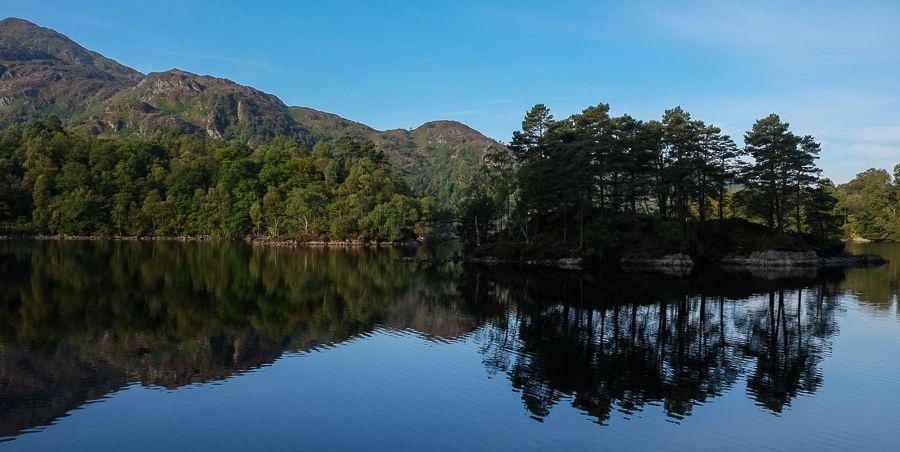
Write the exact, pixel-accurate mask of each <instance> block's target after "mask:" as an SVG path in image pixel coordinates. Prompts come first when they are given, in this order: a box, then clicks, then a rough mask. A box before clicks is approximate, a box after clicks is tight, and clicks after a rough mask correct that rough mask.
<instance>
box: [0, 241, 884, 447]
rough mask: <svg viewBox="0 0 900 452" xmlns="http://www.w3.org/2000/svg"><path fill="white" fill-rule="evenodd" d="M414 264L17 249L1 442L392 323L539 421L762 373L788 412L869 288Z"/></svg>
mask: <svg viewBox="0 0 900 452" xmlns="http://www.w3.org/2000/svg"><path fill="white" fill-rule="evenodd" d="M398 256H399V254H398V251H396V250H391V251H379V252H373V251H366V250H343V251H333V250H332V251H326V250H318V249H300V250H279V249H260V248H253V247H250V246H245V245H243V244H223V243H187V244H179V243H158V242H157V243H147V242H137V243H117V242H37V243H36V242H2V243H0V274H2V275H3V276H4V278H3V281H2V282H0V289H2V290H0V437H3V436H13V435H16V434H18V433H19V432H22V431H23V430H26V429H29V428H33V427H35V426H40V425H45V424H47V423H50V422H53V420H54V419H57V418H58V417H60V416H63V415H65V413H66V412H68V411H70V410H72V409H73V408H75V407H77V406H79V405H81V404H83V403H85V402H86V401H89V400H93V399H96V398H99V397H103V396H104V395H106V394H109V393H111V392H114V391H116V390H117V389H119V388H122V387H123V386H125V385H127V384H130V383H133V382H139V383H141V384H144V385H157V386H162V387H166V388H175V387H179V386H183V385H187V384H192V383H202V382H208V381H216V380H221V379H223V378H227V377H229V376H231V375H235V374H238V373H242V372H245V371H247V370H250V369H254V368H257V367H259V366H261V365H264V364H267V363H271V362H273V361H274V360H276V359H277V358H278V357H279V356H281V355H282V354H283V353H284V352H285V351H298V350H312V349H321V347H322V346H326V345H328V344H335V343H339V342H342V341H346V340H347V339H349V338H353V337H357V336H359V335H361V334H367V333H370V332H372V331H373V330H374V329H376V328H388V329H394V330H411V331H415V332H417V333H418V334H420V335H422V336H423V337H425V338H429V339H432V340H439V341H454V340H460V341H471V342H472V343H475V344H477V345H478V347H479V350H480V352H481V354H482V357H483V363H484V367H485V369H486V370H487V372H488V373H489V374H490V375H502V376H504V377H505V378H507V379H508V381H509V384H510V385H511V386H512V388H513V389H514V390H516V391H518V392H519V393H520V394H521V399H522V402H523V404H524V408H525V409H526V410H527V412H528V413H529V415H531V416H532V417H533V418H534V419H536V420H543V419H545V418H546V417H547V416H549V415H550V414H551V412H552V411H553V409H554V407H555V406H557V405H559V404H561V403H570V404H571V405H572V406H574V407H576V408H577V409H579V410H581V411H583V412H586V413H589V415H590V416H591V417H592V418H593V419H595V420H596V421H597V422H599V423H601V424H603V423H607V422H608V421H609V420H610V419H611V417H612V416H618V415H620V416H623V417H626V418H627V417H630V416H632V415H634V414H635V413H637V412H639V411H641V410H643V409H645V407H647V406H651V405H660V406H662V409H663V410H664V411H665V413H666V414H667V415H668V416H669V417H670V419H672V420H675V421H678V420H680V419H683V418H684V417H685V416H689V415H690V414H691V413H692V411H693V410H695V409H696V407H697V406H698V405H702V404H704V403H710V402H712V401H713V400H714V399H716V398H717V397H720V396H722V395H723V394H725V393H728V392H730V391H733V390H734V389H735V387H736V383H737V382H739V381H743V380H745V381H746V387H747V392H748V394H747V395H748V396H749V397H751V398H752V399H753V400H755V401H756V403H757V404H758V405H759V406H760V407H761V409H764V410H767V411H769V412H771V413H776V414H777V413H780V412H782V411H783V410H784V409H785V407H787V406H789V405H790V404H791V402H792V400H794V399H795V398H796V397H797V396H798V395H799V394H803V393H813V392H815V391H816V390H817V389H818V388H819V387H821V386H822V385H823V384H824V381H825V376H824V375H823V372H822V369H821V367H822V366H821V363H822V361H823V359H825V358H826V357H827V355H828V353H829V350H830V347H831V343H832V339H833V337H834V336H835V335H836V334H837V333H838V326H839V325H838V321H837V319H836V316H837V314H838V313H839V312H840V311H841V309H842V306H841V302H840V298H839V297H838V296H837V294H838V293H839V292H840V290H842V289H841V287H842V285H846V284H850V285H851V286H852V285H853V284H857V282H855V280H853V279H852V278H851V277H850V276H848V277H847V280H846V281H844V280H843V278H844V274H843V273H840V272H836V273H830V274H825V275H815V274H804V273H799V274H780V275H773V274H763V275H760V274H756V275H754V274H750V273H746V272H743V273H740V272H739V273H726V272H711V273H702V274H699V275H693V276H691V277H676V276H665V275H639V274H616V275H607V276H598V275H589V274H581V273H575V272H565V271H546V270H542V271H537V272H535V271H525V270H522V269H516V268H508V267H494V268H492V267H463V266H453V265H444V266H431V265H424V264H399V263H397V260H398ZM851 275H852V273H851ZM893 290H894V292H893V294H892V295H891V297H892V299H893V298H896V285H895V286H894V289H893ZM878 296H879V297H880V296H881V295H878ZM323 353H327V350H325V351H323ZM386 359H390V357H386ZM617 413H619V414H617Z"/></svg>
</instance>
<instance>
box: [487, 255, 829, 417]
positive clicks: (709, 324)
mask: <svg viewBox="0 0 900 452" xmlns="http://www.w3.org/2000/svg"><path fill="white" fill-rule="evenodd" d="M493 273H495V274H496V272H493ZM735 281H741V284H739V285H737V284H734V282H735ZM723 283H724V284H723ZM806 283H807V284H811V286H810V287H809V288H802V287H804V284H803V281H798V280H790V279H788V280H783V279H775V280H766V279H747V276H746V275H722V274H714V275H712V276H710V277H707V278H705V279H704V278H703V277H700V278H693V279H678V278H672V277H666V276H662V275H640V276H636V275H616V276H615V277H614V278H606V279H599V280H595V279H593V278H590V277H587V276H585V275H574V276H573V275H568V276H567V275H565V274H554V275H551V276H546V275H532V276H531V277H530V278H529V279H528V282H527V283H525V284H523V283H522V282H521V275H519V276H517V277H514V278H509V275H507V277H506V278H504V277H503V276H502V275H501V276H500V277H497V278H494V279H491V281H490V282H489V283H485V282H483V283H482V284H484V285H486V286H488V288H487V289H485V290H484V293H490V294H495V296H498V297H502V298H503V299H504V303H506V304H509V305H512V306H514V308H513V309H512V311H511V312H510V313H509V314H508V315H507V316H505V317H504V318H502V319H501V320H500V321H493V322H491V323H490V324H489V325H488V326H486V327H485V329H484V332H483V333H482V334H481V335H480V336H479V339H480V340H481V341H482V352H483V354H484V356H485V360H484V363H485V366H486V367H487V368H488V371H489V372H490V373H501V372H502V373H506V374H507V375H508V376H509V379H510V381H511V383H512V385H513V387H514V388H516V389H517V390H518V391H520V392H521V394H522V399H523V402H524V404H525V407H526V409H527V410H528V411H529V412H530V413H531V415H532V416H533V417H534V418H536V419H539V420H540V419H543V418H544V417H546V416H548V415H549V414H550V412H551V410H552V408H553V406H554V405H555V404H557V403H559V402H560V401H561V400H564V399H565V400H571V403H572V405H573V406H575V407H577V408H578V409H580V410H583V411H585V412H587V413H589V414H590V415H591V416H593V417H594V418H596V420H597V422H599V423H606V422H607V421H608V420H609V419H610V416H611V414H612V413H613V411H614V410H616V411H619V412H621V413H622V414H623V415H624V416H625V417H629V416H630V415H631V414H633V413H635V412H637V411H641V410H643V409H644V407H646V406H647V405H661V406H662V407H663V409H664V411H665V413H666V414H667V415H668V416H670V417H671V418H673V419H674V420H679V419H681V418H683V417H685V416H688V415H690V414H691V411H692V410H693V407H694V406H697V405H700V404H703V403H705V402H707V401H709V400H711V399H713V398H715V397H718V396H720V395H722V394H723V393H725V392H727V391H729V390H730V389H732V387H733V386H734V385H735V383H736V382H737V381H738V380H739V379H740V377H741V376H742V375H745V374H746V375H747V385H748V392H749V394H750V396H751V397H752V398H753V399H754V400H755V401H756V402H757V403H758V404H760V405H761V406H763V407H765V408H766V409H768V410H770V411H772V412H773V413H779V412H781V411H782V410H783V409H784V407H785V406H787V405H789V404H790V402H791V400H792V399H793V398H794V397H796V396H797V394H798V393H802V392H806V393H812V392H814V391H815V390H816V389H817V388H818V387H819V386H820V385H821V384H822V376H821V371H820V370H819V365H820V363H821V360H822V359H823V357H824V355H825V354H826V353H827V352H828V349H829V345H830V338H831V337H832V336H833V335H834V334H835V333H836V332H837V323H836V320H835V313H836V311H837V309H838V303H837V301H836V300H837V298H836V297H835V296H834V295H832V294H829V293H828V292H827V289H826V286H825V285H824V283H818V284H812V283H811V282H810V281H806ZM798 284H799V287H798ZM549 287H552V289H550V290H548V288H549ZM792 287H795V288H792ZM790 297H792V298H790ZM788 298H790V299H788Z"/></svg>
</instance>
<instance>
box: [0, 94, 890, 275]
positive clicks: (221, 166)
mask: <svg viewBox="0 0 900 452" xmlns="http://www.w3.org/2000/svg"><path fill="white" fill-rule="evenodd" d="M743 142H744V143H743V146H738V145H737V144H736V143H735V142H734V140H733V139H732V138H731V137H729V136H728V135H726V134H724V133H723V132H722V131H721V129H719V128H718V127H716V126H713V125H710V124H706V123H704V122H703V121H700V120H696V119H693V118H692V117H691V115H690V114H689V113H688V112H686V111H684V110H683V109H681V108H678V107H676V108H674V109H671V110H668V111H666V112H665V113H664V115H663V117H662V118H661V119H660V120H649V121H641V120H637V119H634V118H632V117H631V116H628V115H623V116H618V117H616V116H611V115H610V113H609V106H608V105H606V104H599V105H597V106H592V107H589V108H587V109H585V110H584V111H583V112H581V113H579V114H575V115H572V116H570V117H568V118H565V119H563V120H555V119H554V118H553V116H552V115H551V114H550V111H549V110H548V109H547V108H546V107H545V106H543V105H540V104H539V105H536V106H535V107H533V108H532V109H531V110H530V111H529V112H528V113H527V114H526V116H525V119H524V121H523V123H522V129H521V130H519V131H516V132H514V134H513V137H512V139H511V141H510V143H509V145H508V146H507V147H505V148H504V147H494V148H492V149H488V150H487V154H486V156H485V160H484V164H483V165H482V167H481V168H480V170H479V169H474V170H472V171H470V173H471V175H470V176H469V177H467V178H465V180H462V181H452V182H453V183H454V184H461V185H462V186H463V187H464V189H463V190H462V191H461V192H460V193H459V195H458V196H457V197H456V199H452V198H450V199H444V200H443V201H442V200H439V199H436V198H433V197H430V196H424V195H423V191H422V190H418V191H416V190H413V189H412V188H410V187H409V186H408V185H407V183H406V182H405V179H404V178H403V177H401V174H400V171H398V170H396V169H395V168H393V167H392V165H391V163H390V161H389V160H388V159H386V158H385V155H384V153H383V152H382V151H380V150H378V149H377V148H376V146H375V145H373V143H372V142H371V141H369V140H367V139H365V138H359V137H357V138H352V137H349V136H343V137H341V138H338V139H334V140H322V141H319V142H317V143H316V144H315V145H314V146H312V147H308V146H306V145H302V144H298V143H297V142H296V141H293V140H290V139H288V138H285V137H277V138H275V139H272V140H270V141H268V142H265V143H263V144H261V145H259V146H257V147H255V148H254V147H250V146H248V145H246V144H241V143H240V142H236V141H229V140H222V139H212V138H203V137H199V136H196V135H190V134H180V133H175V132H171V133H157V134H156V135H155V136H153V137H152V138H150V139H141V138H128V137H106V138H101V137H97V136H92V135H90V134H88V133H84V132H82V131H73V130H66V129H64V128H63V127H62V124H61V122H60V121H59V119H57V118H56V117H53V116H51V117H49V118H48V119H47V120H46V121H43V122H40V121H38V122H33V123H31V124H30V125H29V126H27V127H25V128H23V129H20V128H16V127H10V128H8V129H6V130H4V131H2V132H0V174H2V175H3V177H2V178H0V225H2V228H3V233H4V234H5V235H16V234H21V235H28V234H64V235H102V236H110V235H118V236H215V237H232V238H236V237H248V236H256V237H259V236H265V237H279V236H289V237H294V238H298V239H302V240H345V239H354V240H379V241H383V240H389V241H397V240H404V239H411V238H423V237H433V236H435V235H436V234H437V233H438V232H440V233H444V232H447V231H452V230H453V229H454V228H453V227H454V226H455V231H456V234H457V235H458V237H459V238H461V239H462V241H463V243H464V244H466V245H467V246H468V248H469V249H470V250H473V251H476V252H478V253H493V254H504V253H507V254H516V255H519V256H522V255H524V254H528V255H539V254H544V255H554V256H555V255H560V256H562V255H570V256H571V255H578V256H585V257H590V256H596V255H601V254H609V253H613V254H615V253H621V252H638V253H642V252H644V253H650V254H654V253H665V252H689V253H699V254H704V253H706V254H708V253H709V252H715V251H722V252H724V251H735V250H738V251H741V250H742V251H748V250H752V249H754V248H767V247H768V248H773V247H774V248H800V247H805V248H808V247H810V246H812V247H814V248H816V247H822V246H825V247H827V246H833V244H834V243H836V239H838V238H857V239H869V240H898V239H900V220H898V212H900V174H898V173H900V165H898V167H897V168H895V170H894V173H895V174H894V176H893V177H892V176H891V175H890V174H889V173H888V172H887V171H884V170H875V169H872V170H868V171H866V172H863V173H861V174H859V175H858V176H857V177H856V178H855V179H853V180H852V181H850V182H848V183H846V184H843V185H840V186H837V187H835V186H834V184H832V183H831V181H829V180H828V179H824V178H821V177H820V176H821V174H820V173H821V172H820V170H819V169H818V168H817V167H816V165H815V161H816V159H817V158H818V154H819V149H820V147H819V144H818V143H817V142H816V140H815V139H814V138H813V137H811V136H808V135H807V136H800V135H796V134H794V133H793V132H792V131H791V130H790V128H789V124H787V123H785V122H783V121H782V120H781V118H779V117H778V116H777V115H774V114H773V115H769V116H767V117H765V118H762V119H760V120H758V121H757V122H756V123H755V124H753V126H752V128H751V129H750V130H749V131H747V132H746V133H745V135H744V137H743Z"/></svg>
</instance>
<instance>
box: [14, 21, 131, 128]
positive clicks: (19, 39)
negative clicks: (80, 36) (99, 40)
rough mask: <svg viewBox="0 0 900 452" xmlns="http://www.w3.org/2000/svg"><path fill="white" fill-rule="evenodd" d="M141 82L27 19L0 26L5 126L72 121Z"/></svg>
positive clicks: (119, 67) (116, 65)
mask: <svg viewBox="0 0 900 452" xmlns="http://www.w3.org/2000/svg"><path fill="white" fill-rule="evenodd" d="M142 78H143V75H142V74H141V73H140V72H138V71H135V70H134V69H131V68H128V67H125V66H122V65H121V64H119V63H117V62H115V61H113V60H111V59H109V58H106V57H104V56H102V55H100V54H98V53H96V52H92V51H90V50H87V49H85V48H84V47H81V46H80V45H78V44H76V43H75V42H74V41H72V40H71V39H69V38H67V37H65V36H63V35H61V34H59V33H57V32H55V31H53V30H50V29H47V28H43V27H39V26H37V25H35V24H33V23H31V22H28V21H26V20H22V19H15V18H8V19H4V20H2V21H0V125H3V126H6V125H9V124H18V125H23V124H25V123H27V122H28V121H30V120H33V119H36V118H44V117H46V116H48V115H50V114H55V115H57V116H59V117H61V118H63V119H69V118H73V117H76V116H79V115H80V114H81V113H83V112H84V111H85V110H86V109H87V108H89V106H92V105H96V104H98V103H100V102H103V101H104V100H106V99H109V98H110V97H112V96H113V95H114V94H116V93H118V92H119V91H121V90H123V89H126V88H129V87H131V86H134V85H136V84H137V83H138V82H140V81H141V79H142Z"/></svg>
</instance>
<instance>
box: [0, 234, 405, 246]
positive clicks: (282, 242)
mask: <svg viewBox="0 0 900 452" xmlns="http://www.w3.org/2000/svg"><path fill="white" fill-rule="evenodd" d="M0 240H41V241H54V240H66V241H101V240H112V241H118V242H135V241H142V242H145V241H146V242H216V241H223V242H225V241H244V242H247V243H250V244H252V245H253V246H267V247H331V248H348V247H368V248H397V247H416V246H419V245H421V242H419V241H416V240H406V241H393V242H391V241H376V240H297V239H285V238H261V237H245V238H243V239H230V238H227V237H219V236H212V235H210V236H207V235H201V236H129V235H0Z"/></svg>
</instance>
